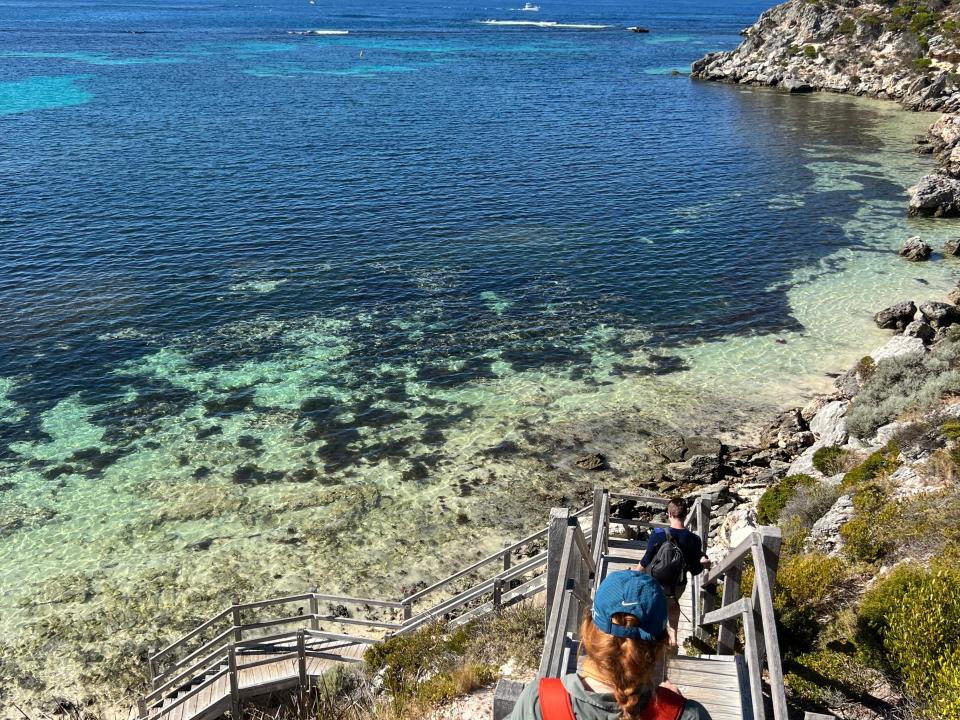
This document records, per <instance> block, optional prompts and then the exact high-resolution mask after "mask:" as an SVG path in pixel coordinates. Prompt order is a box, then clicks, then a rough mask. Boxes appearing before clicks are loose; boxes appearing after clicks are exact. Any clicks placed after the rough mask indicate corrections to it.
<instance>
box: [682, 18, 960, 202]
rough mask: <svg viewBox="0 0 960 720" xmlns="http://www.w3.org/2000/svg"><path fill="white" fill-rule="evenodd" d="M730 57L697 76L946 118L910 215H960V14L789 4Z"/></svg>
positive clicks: (934, 135) (715, 60)
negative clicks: (885, 103) (857, 99)
mask: <svg viewBox="0 0 960 720" xmlns="http://www.w3.org/2000/svg"><path fill="white" fill-rule="evenodd" d="M741 34H742V35H743V36H744V40H743V42H742V43H741V44H740V45H739V46H738V47H737V48H736V49H735V50H732V51H729V52H713V53H709V54H708V55H706V56H705V57H703V58H701V59H700V60H698V61H696V62H695V63H694V64H693V67H692V70H691V74H692V76H693V77H694V78H698V79H702V80H712V81H720V82H731V83H738V84H744V85H759V86H768V87H774V88H776V89H778V90H780V91H782V92H787V93H805V92H813V91H815V90H822V91H827V92H836V93H845V94H851V95H858V96H867V97H875V98H879V99H884V100H893V101H896V102H899V103H900V104H901V105H903V107H904V108H906V109H908V110H915V111H919V110H924V111H941V112H944V113H946V115H945V116H944V117H943V118H941V119H940V120H938V121H937V123H935V124H934V126H933V127H932V128H931V131H930V134H929V137H928V138H920V139H918V151H919V152H922V153H929V154H934V155H935V156H936V160H937V167H936V170H935V171H934V172H933V173H931V174H929V175H927V176H925V177H924V178H922V179H921V180H920V181H919V182H918V183H917V185H916V186H914V187H913V188H911V189H910V201H909V206H908V211H907V212H908V214H909V215H911V216H932V217H951V216H958V215H960V150H957V145H958V142H960V118H955V117H954V115H953V114H954V113H957V112H958V111H960V74H958V62H960V6H954V5H952V4H951V3H950V2H937V1H936V0H929V2H918V1H917V0H899V2H895V3H893V4H876V3H863V2H859V1H857V0H852V1H848V2H830V1H829V0H790V1H789V2H786V3H783V4H782V5H777V6H776V7H773V8H771V9H770V10H767V11H766V12H764V13H763V14H762V15H761V16H760V17H759V19H758V20H757V21H756V22H755V23H754V24H753V25H751V26H750V27H749V28H746V29H745V30H743V31H742V33H741Z"/></svg>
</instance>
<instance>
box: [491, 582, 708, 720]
mask: <svg viewBox="0 0 960 720" xmlns="http://www.w3.org/2000/svg"><path fill="white" fill-rule="evenodd" d="M666 649H667V598H666V596H665V595H664V593H663V588H661V587H660V584H659V583H658V582H657V581H656V580H654V579H653V578H652V577H650V575H647V574H646V573H642V572H638V571H636V570H621V571H620V572H614V573H610V575H608V576H607V577H606V578H604V580H603V582H601V583H600V586H599V587H598V588H597V592H596V594H595V596H594V599H593V608H592V610H591V611H590V612H588V613H585V614H584V617H583V621H582V622H581V623H580V653H581V655H582V656H583V662H582V663H581V665H580V671H579V672H577V673H570V674H569V675H565V676H563V677H562V678H543V679H541V680H539V681H534V682H532V683H530V684H528V685H527V686H526V687H525V688H524V689H523V692H522V693H521V694H520V697H519V698H518V699H517V703H516V705H515V706H514V708H513V712H512V713H511V715H510V720H709V718H710V715H709V714H708V713H707V711H706V710H705V709H704V707H703V706H702V705H700V704H699V703H697V702H695V701H692V700H686V699H685V698H684V697H683V696H682V695H680V692H679V691H678V689H677V688H676V686H674V685H673V684H672V683H669V682H660V681H661V679H662V678H661V677H659V676H660V674H661V673H662V672H663V668H664V667H665V664H664V663H665V654H666Z"/></svg>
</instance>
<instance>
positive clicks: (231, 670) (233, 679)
mask: <svg viewBox="0 0 960 720" xmlns="http://www.w3.org/2000/svg"><path fill="white" fill-rule="evenodd" d="M234 604H236V603H234ZM227 668H228V669H227V675H229V677H230V717H231V718H232V719H233V720H240V678H239V677H238V675H237V648H236V646H235V645H234V644H233V643H230V651H229V654H228V655H227Z"/></svg>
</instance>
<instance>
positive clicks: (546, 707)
mask: <svg viewBox="0 0 960 720" xmlns="http://www.w3.org/2000/svg"><path fill="white" fill-rule="evenodd" d="M537 691H538V695H539V696H540V714H541V715H542V716H543V720H575V717H574V714H573V705H572V704H571V703H570V693H568V692H567V689H566V688H565V687H564V686H563V681H562V680H561V679H560V678H552V677H550V678H542V679H541V680H540V686H539V687H538V688H537Z"/></svg>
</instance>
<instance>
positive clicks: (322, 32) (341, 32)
mask: <svg viewBox="0 0 960 720" xmlns="http://www.w3.org/2000/svg"><path fill="white" fill-rule="evenodd" d="M287 34H288V35H349V34H350V31H349V30H290V31H289V32H288V33H287Z"/></svg>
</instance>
